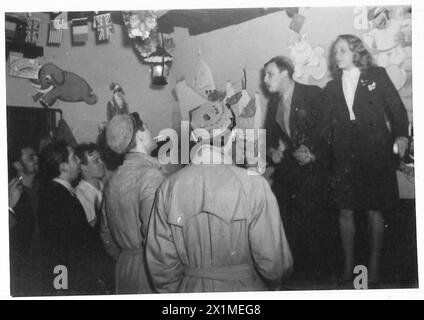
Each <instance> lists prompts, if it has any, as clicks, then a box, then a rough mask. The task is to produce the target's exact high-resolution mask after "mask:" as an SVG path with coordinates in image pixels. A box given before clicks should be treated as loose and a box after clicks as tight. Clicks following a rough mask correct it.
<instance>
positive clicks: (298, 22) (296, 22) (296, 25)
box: [289, 13, 305, 33]
mask: <svg viewBox="0 0 424 320" xmlns="http://www.w3.org/2000/svg"><path fill="white" fill-rule="evenodd" d="M304 22H305V17H304V16H302V15H300V14H297V13H295V14H294V15H293V17H292V19H291V22H290V26H289V28H290V29H292V30H293V31H294V32H297V33H299V32H300V29H302V27H303V23H304Z"/></svg>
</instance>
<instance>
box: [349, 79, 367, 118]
mask: <svg viewBox="0 0 424 320" xmlns="http://www.w3.org/2000/svg"><path fill="white" fill-rule="evenodd" d="M361 81H364V76H363V74H362V72H361V75H360V76H359V80H358V85H357V86H356V91H355V97H354V98H353V106H352V110H353V112H354V113H355V117H356V118H358V111H359V112H360V109H358V106H360V105H362V96H363V92H364V85H363V84H362V83H361Z"/></svg>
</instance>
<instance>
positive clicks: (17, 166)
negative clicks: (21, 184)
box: [13, 161, 24, 174]
mask: <svg viewBox="0 0 424 320" xmlns="http://www.w3.org/2000/svg"><path fill="white" fill-rule="evenodd" d="M13 168H15V169H16V171H17V172H18V174H21V173H22V172H23V171H24V167H23V166H22V163H20V162H19V161H15V162H13Z"/></svg>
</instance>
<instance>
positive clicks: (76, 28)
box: [72, 18, 88, 43]
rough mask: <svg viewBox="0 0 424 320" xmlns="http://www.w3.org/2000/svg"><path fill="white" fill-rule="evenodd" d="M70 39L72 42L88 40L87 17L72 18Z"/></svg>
mask: <svg viewBox="0 0 424 320" xmlns="http://www.w3.org/2000/svg"><path fill="white" fill-rule="evenodd" d="M72 40H73V42H74V43H84V42H86V41H87V40H88V24H87V18H79V19H73V20H72Z"/></svg>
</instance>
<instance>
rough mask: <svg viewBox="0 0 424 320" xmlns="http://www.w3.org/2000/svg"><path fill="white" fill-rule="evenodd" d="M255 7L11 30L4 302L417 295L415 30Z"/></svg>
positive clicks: (396, 14)
mask: <svg viewBox="0 0 424 320" xmlns="http://www.w3.org/2000/svg"><path fill="white" fill-rule="evenodd" d="M237 4H238V3H237ZM248 4H249V5H246V6H243V5H242V3H241V4H240V5H239V6H238V7H228V6H227V7H226V6H222V7H216V6H205V7H202V6H201V5H196V4H191V7H190V6H188V4H186V6H184V7H182V8H178V7H177V6H176V5H169V6H168V8H167V7H163V6H159V5H158V7H157V8H154V7H152V6H154V3H150V4H148V5H147V4H146V5H145V6H143V3H138V4H136V3H132V4H126V3H125V2H124V3H122V4H114V7H113V9H110V8H109V9H108V5H107V4H106V3H104V4H100V3H97V5H95V6H92V7H91V8H90V9H87V10H84V11H77V10H74V9H71V6H70V5H69V8H70V9H69V10H68V11H54V10H57V9H56V8H59V6H58V5H55V6H53V7H51V9H47V10H46V5H44V4H43V5H40V9H35V10H34V7H35V8H37V5H36V4H33V5H32V6H31V10H28V11H26V9H25V7H24V9H20V10H13V9H11V10H9V9H7V10H4V12H3V17H4V28H5V33H4V35H5V38H4V44H5V48H4V53H5V86H4V89H2V90H5V91H3V96H4V97H5V101H4V103H5V105H6V110H5V112H4V116H3V118H4V119H3V120H4V130H5V135H4V148H3V150H4V151H6V150H7V152H3V153H4V158H5V159H7V160H5V161H6V163H5V165H4V166H3V172H6V165H7V175H6V174H3V175H2V176H4V177H7V183H8V193H7V196H5V197H4V202H6V199H7V200H8V216H7V217H6V214H5V213H4V223H2V225H3V231H4V232H2V233H4V234H5V239H6V240H5V241H6V243H5V244H4V245H3V247H5V248H4V250H2V252H4V253H2V259H1V260H4V263H5V268H6V269H5V271H6V273H5V275H3V277H5V278H7V281H6V282H7V283H8V284H9V287H8V288H6V289H4V290H3V291H5V295H6V296H9V297H10V298H12V299H15V298H22V297H24V298H28V297H46V298H47V297H57V296H61V297H63V296H65V297H78V296H93V297H94V296H95V297H104V296H117V297H119V296H120V295H137V296H138V297H140V298H141V299H143V296H148V295H151V294H158V295H156V297H157V299H161V297H162V296H163V294H167V293H175V294H185V293H187V294H193V296H195V297H199V295H200V297H201V294H204V293H240V294H241V293H246V292H247V293H248V292H272V294H276V295H277V297H278V295H279V294H283V295H284V294H290V293H299V292H303V291H311V292H313V294H315V297H317V298H319V297H320V292H330V293H331V292H333V293H337V292H338V293H340V294H343V293H345V292H359V291H361V292H364V293H368V292H381V293H383V294H384V292H386V291H390V292H392V291H394V292H396V290H397V289H411V290H412V291H413V290H416V289H419V281H418V280H419V268H418V266H419V263H418V260H419V259H418V253H419V250H418V248H419V241H418V238H419V237H418V236H417V233H418V232H419V227H418V226H419V223H418V222H417V216H418V214H416V202H415V198H416V194H417V191H416V186H415V176H416V175H415V163H416V161H415V153H414V129H415V128H414V123H415V124H416V127H418V126H419V123H417V122H416V121H415V120H416V119H414V116H415V109H416V108H417V107H420V106H419V105H418V106H417V104H416V103H413V84H414V86H415V85H416V83H415V81H416V78H415V77H416V76H417V75H418V74H419V70H417V69H416V68H415V59H416V58H417V55H415V54H414V61H413V50H412V48H413V47H414V50H415V45H416V43H415V42H414V44H413V43H412V42H413V39H415V38H414V37H413V33H414V32H415V31H416V29H415V25H414V28H413V27H412V26H413V23H412V22H413V20H414V22H415V20H416V19H420V16H421V18H422V13H423V10H421V9H420V10H418V11H419V13H417V11H415V6H414V5H413V4H405V3H404V2H402V1H400V3H399V4H398V5H395V4H393V3H391V4H390V5H385V4H384V3H383V2H381V1H374V3H373V2H372V1H370V3H368V4H365V5H362V4H358V5H352V4H350V5H347V4H346V5H342V3H341V2H340V3H339V4H338V5H332V6H330V5H328V6H323V5H322V4H320V3H319V2H317V4H316V5H315V6H313V5H312V4H309V5H305V6H298V7H296V6H294V5H290V6H285V5H286V3H284V2H278V3H275V1H274V3H273V5H267V6H266V7H264V5H263V4H261V3H260V2H259V1H258V2H257V3H255V5H252V2H248ZM117 5H118V7H117ZM119 6H121V7H119ZM47 8H48V6H47ZM61 8H62V9H61V10H64V9H63V8H67V5H66V4H65V5H64V7H61ZM96 9H97V10H98V11H95V10H96ZM421 40H422V37H421ZM413 62H414V63H413ZM413 66H414V68H413ZM413 76H414V81H413ZM417 81H418V80H417ZM415 88H417V87H415ZM418 90H420V89H419V88H418ZM414 102H415V92H414ZM2 124H3V123H2ZM418 130H419V128H418ZM6 137H7V139H6ZM5 180H6V178H4V181H3V182H2V184H3V185H5V184H6V181H5ZM5 192H6V191H5ZM2 203H3V201H2ZM5 207H6V205H5V204H4V210H3V211H5ZM3 269H4V268H3ZM421 276H422V275H421ZM165 296H167V295H165ZM233 297H235V296H233ZM251 297H253V298H254V296H251ZM252 310H253V309H252ZM169 312H171V310H169ZM252 312H253V311H252Z"/></svg>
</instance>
